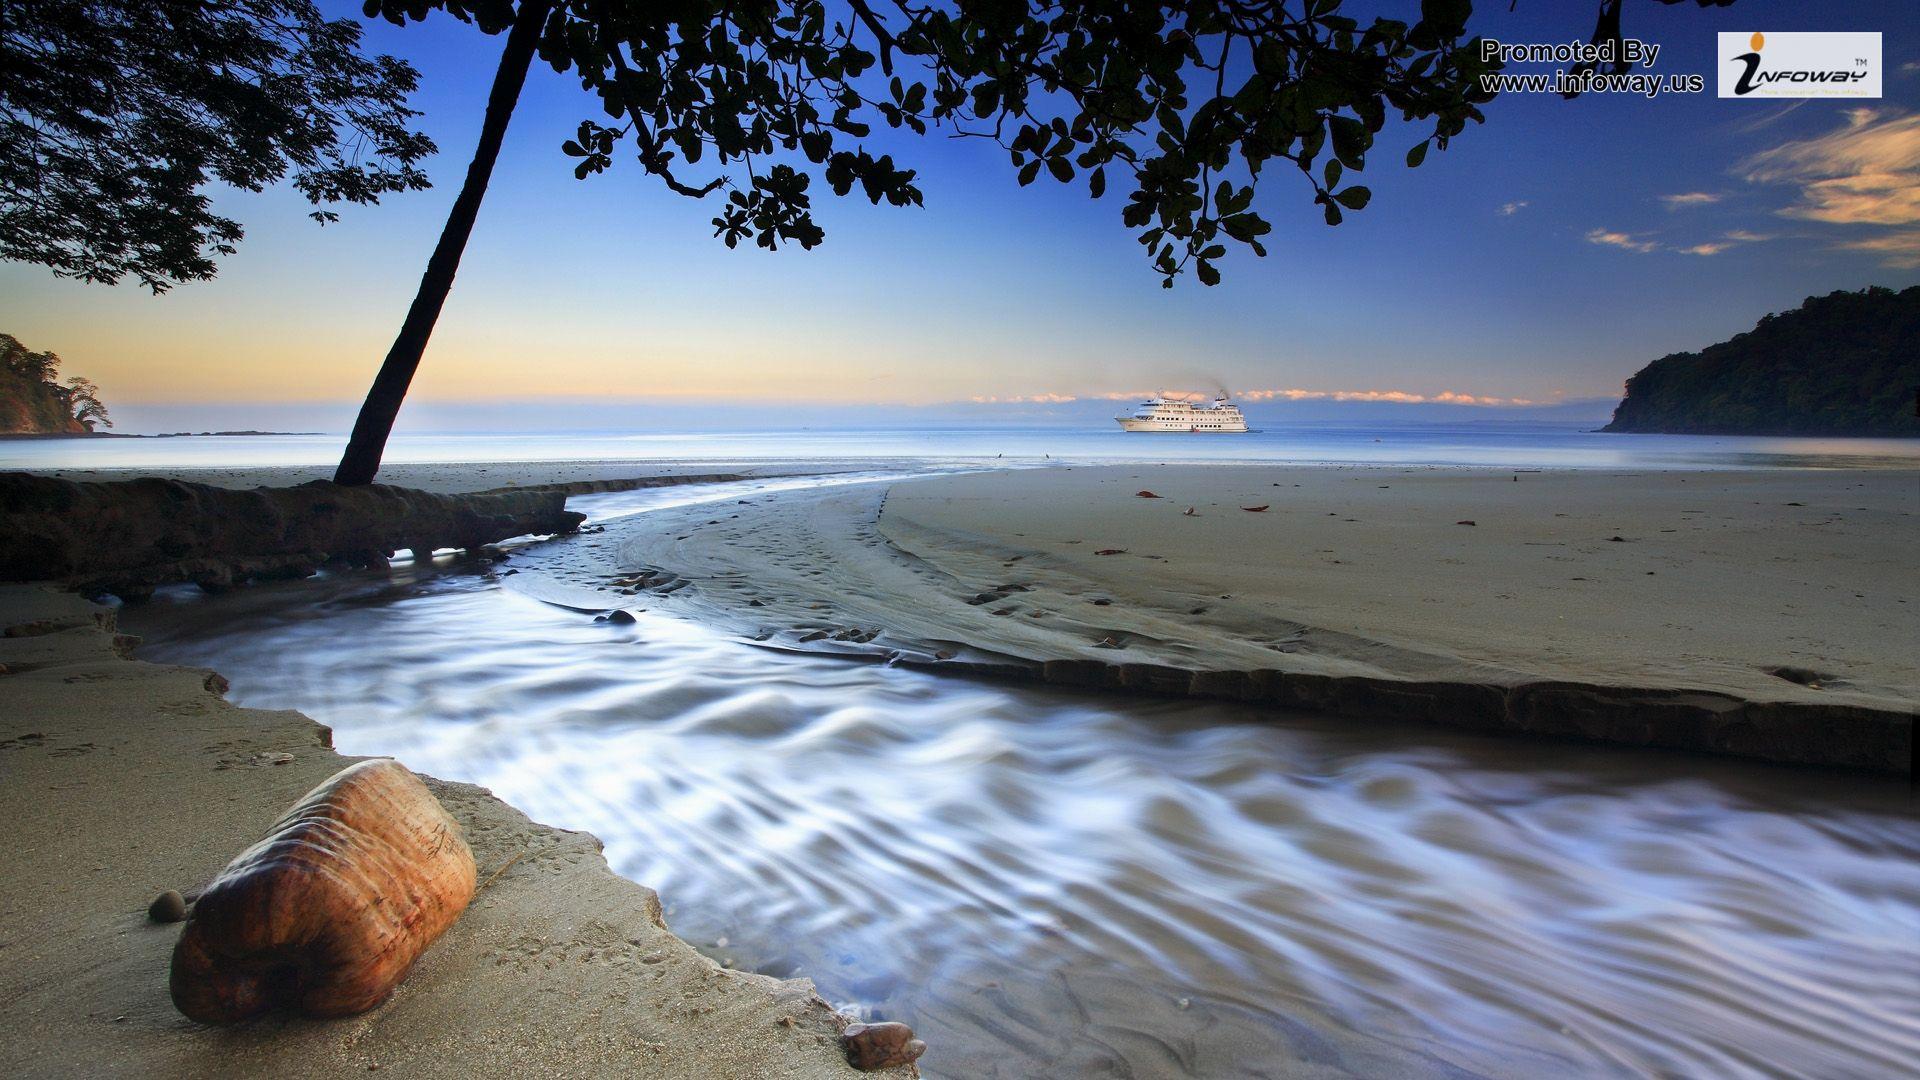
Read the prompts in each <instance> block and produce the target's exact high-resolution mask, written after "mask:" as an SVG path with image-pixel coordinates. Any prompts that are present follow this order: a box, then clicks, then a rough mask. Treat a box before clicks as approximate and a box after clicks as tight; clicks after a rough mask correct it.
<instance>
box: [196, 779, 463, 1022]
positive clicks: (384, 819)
mask: <svg viewBox="0 0 1920 1080" xmlns="http://www.w3.org/2000/svg"><path fill="white" fill-rule="evenodd" d="M474 877H475V873H474V865H473V853H472V851H470V850H469V849H468V847H467V842H466V840H465V839H463V838H462V837H461V835H460V826H459V824H458V823H456V822H455V821H454V820H453V819H452V818H451V817H449V816H448V815H447V812H446V810H445V809H444V808H443V807H441V805H440V801H439V800H438V799H436V798H434V797H433V793H432V792H431V791H428V790H427V786H426V785H425V784H423V783H421V782H420V778H419V777H417V776H415V775H413V773H411V772H409V771H407V768H406V766H404V765H401V764H400V763H399V762H397V761H394V760H392V759H391V758H375V759H373V760H370V761H362V762H360V763H359V764H357V765H353V766H350V767H348V768H346V769H343V770H341V771H340V772H338V773H336V774H335V775H334V776H333V777H332V778H331V779H329V780H327V782H326V783H324V784H321V785H320V786H319V787H317V788H314V789H313V790H312V791H311V792H309V793H308V794H307V795H306V797H305V798H303V799H301V800H300V801H299V802H297V803H295V804H294V805H293V808H292V809H290V810H288V811H287V813H286V815H285V816H283V817H282V818H281V819H280V820H279V821H278V822H276V823H275V824H274V826H273V828H272V829H271V830H269V831H268V833H267V836H266V838H265V839H263V840H261V841H260V842H259V843H257V844H255V845H253V846H252V847H250V848H248V849H247V850H246V851H244V852H242V853H241V854H240V856H239V857H238V858H236V859H234V860H233V862H231V863H229V864H227V868H226V869H225V870H222V871H221V872H220V874H219V876H218V877H216V878H214V879H213V882H212V883H211V884H209V885H208V886H207V888H206V890H205V891H204V892H203V893H201V895H200V897H199V899H198V900H197V901H196V902H195V903H194V905H193V911H192V914H191V915H189V916H188V918H187V924H186V928H185V929H184V930H183V931H182V932H181V934H180V940H179V942H178V944H176V945H175V947H174V950H173V974H172V978H171V980H170V987H171V990H172V992H173V1003H174V1005H175V1006H176V1007H178V1008H179V1010H180V1011H181V1012H182V1013H185V1014H186V1015H187V1016H189V1017H191V1018H192V1019H195V1020H200V1021H203V1022H206V1023H214V1024H230V1023H236V1022H238V1021H241V1020H246V1019H248V1018H250V1017H253V1016H257V1015H259V1014H260V1013H262V1012H265V1011H267V1010H268V1009H271V1008H275V1007H285V1008H291V1009H295V1010H297V1011H299V1012H302V1013H305V1014H307V1015H309V1016H349V1015H352V1014H354V1013H359V1012H365V1011H366V1010H368V1009H371V1008H373V1007H374V1006H375V1005H378V1004H380V1002H381V1001H383V1000H385V999H386V997H387V995H388V994H389V993H391V992H392V991H393V988H394V987H395V986H398V985H399V984H400V981H401V980H402V979H404V978H406V976H407V972H408V971H409V970H410V969H411V968H412V967H413V963H414V961H415V960H416V959H418V958H419V956H420V954H421V953H422V952H424V951H425V950H426V948H427V946H428V945H430V944H432V943H433V940H434V939H435V938H437V937H439V936H440V934H441V932H443V931H445V930H446V929H447V928H448V927H449V926H452V925H453V923H454V920H456V919H458V918H459V917H460V913H461V912H462V911H464V910H466V907H467V903H468V901H470V900H472V899H473V892H474Z"/></svg>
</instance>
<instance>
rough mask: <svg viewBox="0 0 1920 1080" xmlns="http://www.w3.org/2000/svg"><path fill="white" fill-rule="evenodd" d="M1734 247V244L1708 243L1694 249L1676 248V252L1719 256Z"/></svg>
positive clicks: (1693, 247)
mask: <svg viewBox="0 0 1920 1080" xmlns="http://www.w3.org/2000/svg"><path fill="white" fill-rule="evenodd" d="M1732 246H1733V245H1732V244H1724V243H1714V242H1712V241H1708V242H1707V243H1704V244H1695V245H1693V246H1692V247H1683V248H1675V249H1674V250H1675V251H1678V252H1679V253H1680V254H1682V255H1718V254H1720V253H1721V252H1723V251H1725V250H1727V249H1728V248H1730V247H1732Z"/></svg>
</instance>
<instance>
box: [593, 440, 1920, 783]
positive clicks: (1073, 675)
mask: <svg viewBox="0 0 1920 1080" xmlns="http://www.w3.org/2000/svg"><path fill="white" fill-rule="evenodd" d="M1140 491H1151V492H1153V493H1154V494H1156V495H1158V496H1160V497H1158V498H1144V497H1140V496H1139V495H1138V494H1137V493H1138V492H1140ZM1261 506H1264V507H1266V508H1267V509H1265V510H1261V511H1257V512H1255V511H1249V510H1247V509H1245V508H1246V507H1261ZM1189 510H1191V511H1192V513H1191V514H1189V513H1188V512H1187V511H1189ZM1916 514H1920V476H1917V475H1916V474H1914V473H1912V472H1905V471H1857V472H1855V471H1813V470H1797V471H1767V472H1758V471H1756V472H1652V473H1610V472H1592V471H1557V472H1528V473H1511V472H1496V471H1492V470H1470V469H1430V468H1370V467H1351V468H1347V467H1340V468H1334V467H1288V468H1275V467H1254V466H1105V467H1082V468H1054V469H1027V470H1010V471H995V472H980V473H973V474H966V475H956V476H942V477H934V478H927V479H914V480H907V481H903V482H899V483H894V484H891V485H877V484H876V485H869V486H866V487H848V488H844V489H839V490H823V491H815V492H808V493H805V494H802V495H792V496H778V495H776V496H769V497H767V498H763V499H754V500H749V501H747V502H746V503H743V504H741V505H738V506H734V507H731V508H729V512H728V513H726V514H722V515H718V516H715V515H714V514H712V513H711V508H704V509H703V508H692V509H689V510H686V511H682V512H678V513H677V515H676V514H666V515H661V516H660V517H659V518H658V519H657V523H656V524H655V526H654V527H653V528H650V529H649V530H647V531H646V533H645V534H644V535H641V536H639V537H636V538H633V539H629V540H628V541H627V542H626V544H625V546H624V548H623V550H622V551H621V552H620V556H619V560H618V566H619V568H620V569H621V570H624V571H625V572H627V573H635V572H640V571H645V570H646V569H647V568H659V569H664V570H666V571H670V572H672V573H673V574H675V575H678V576H679V577H682V578H687V579H690V580H692V581H693V582H694V583H695V585H696V586H698V588H697V589H695V590H690V591H691V592H693V593H694V594H695V595H694V597H693V598H694V599H700V600H707V601H711V602H712V604H713V605H714V607H715V608H716V609H717V612H718V617H722V618H725V619H728V620H730V621H731V622H732V623H733V624H734V625H735V626H737V627H738V628H740V629H741V630H742V631H743V632H747V633H750V634H752V635H753V636H755V637H758V638H761V639H763V640H767V641H770V642H775V643H782V644H787V645H793V646H801V647H809V648H816V649H819V648H826V649H843V650H860V651H872V652H882V653H891V654H894V655H896V656H898V657H900V658H904V659H907V660H909V661H927V660H937V662H947V663H952V664H970V665H973V666H976V667H979V668H981V669H982V670H987V671H994V670H996V665H999V667H1000V668H1005V669H1007V670H1010V671H1012V672H1014V673H1019V672H1020V671H1023V670H1028V671H1030V670H1031V669H1032V668H1033V666H1034V665H1035V664H1043V665H1046V672H1045V674H1046V676H1047V677H1048V678H1049V681H1057V682H1075V681H1085V682H1088V683H1096V684H1097V683H1101V682H1102V681H1103V680H1104V682H1105V683H1106V684H1108V685H1113V684H1116V683H1120V684H1123V688H1128V687H1131V688H1144V689H1154V690H1164V691H1170V692H1176V693H1181V692H1187V690H1188V688H1189V686H1190V685H1191V686H1192V687H1193V689H1194V692H1200V691H1201V689H1202V687H1201V686H1200V685H1199V684H1198V683H1197V682H1194V681H1192V679H1191V676H1192V673H1193V672H1196V671H1199V672H1227V673H1230V674H1231V673H1235V672H1240V673H1260V672H1275V671H1277V672H1280V673H1282V675H1283V676H1284V677H1286V678H1293V679H1296V681H1298V680H1316V681H1315V682H1312V683H1311V684H1310V687H1312V688H1317V687H1322V686H1330V687H1333V688H1334V689H1333V690H1329V691H1325V696H1326V697H1327V701H1326V702H1325V703H1321V702H1318V701H1317V700H1315V699H1313V698H1312V697H1311V696H1309V697H1307V698H1306V699H1304V700H1300V701H1290V702H1288V703H1290V704H1295V705H1300V706H1306V707H1314V706H1316V705H1318V706H1321V707H1334V708H1336V709H1341V706H1340V700H1341V699H1340V697H1339V695H1340V694H1344V693H1347V692H1346V691H1344V690H1340V689H1339V687H1341V686H1353V687H1359V688H1360V689H1359V690H1357V691H1355V693H1359V694H1363V695H1364V696H1366V697H1367V700H1365V701H1362V702H1360V703H1359V704H1357V705H1355V706H1354V707H1353V709H1352V710H1351V711H1353V712H1354V713H1355V714H1356V715H1364V714H1366V713H1367V712H1368V711H1369V709H1371V708H1373V707H1374V706H1379V707H1381V708H1387V709H1391V708H1393V707H1396V705H1398V706H1403V707H1404V712H1403V713H1402V714H1401V715H1403V716H1407V717H1411V716H1414V715H1416V714H1420V713H1422V712H1424V713H1426V714H1430V716H1431V718H1432V719H1436V720H1440V721H1441V722H1449V717H1448V715H1446V714H1447V713H1448V712H1449V711H1450V710H1453V709H1455V708H1456V707H1457V708H1458V710H1459V711H1460V712H1463V713H1464V712H1467V711H1470V710H1483V711H1490V713H1491V715H1490V716H1489V717H1488V718H1487V719H1486V722H1485V723H1481V724H1476V725H1475V726H1486V727H1500V726H1502V725H1503V724H1504V725H1506V726H1515V727H1519V728H1521V729H1522V730H1548V731H1550V732H1552V733H1558V734H1585V735H1590V736H1592V737H1598V738H1606V739H1610V740H1624V741H1647V742H1652V743H1655V744H1659V745H1670V746H1677V747H1682V748H1698V749H1722V750H1727V751H1728V752H1750V753H1753V754H1754V756H1763V757H1774V758H1776V759H1781V760H1833V761H1835V762H1837V763H1838V762H1847V761H1852V762H1853V763H1855V764H1858V765H1860V766H1862V767H1869V768H1881V769H1888V770H1893V771H1900V770H1904V769H1906V768H1907V767H1908V762H1909V760H1910V756H1911V730H1912V719H1911V717H1912V713H1913V710H1914V708H1915V705H1916V702H1920V663H1917V662H1916V660H1915V658H1916V657H1920V618H1916V617H1915V616H1916V614H1920V577H1916V576H1915V575H1914V574H1913V573H1912V569H1911V564H1910V546H1911V542H1912V536H1913V530H1914V526H1915V524H1916ZM627 580H631V579H627ZM642 580H644V579H642ZM616 583H617V582H616ZM1129 667H1130V668H1131V669H1132V675H1129V672H1128V670H1126V669H1128V668H1129ZM1056 674H1058V675H1059V677H1058V678H1055V677H1054V676H1055V675H1056ZM1134 676H1137V679H1134V681H1133V682H1131V683H1129V682H1128V681H1127V680H1129V679H1133V677H1134ZM1329 680H1331V681H1329ZM1218 685H1219V689H1218V692H1217V693H1209V694H1207V696H1224V697H1238V698H1248V697H1253V696H1257V691H1258V689H1259V687H1258V686H1254V687H1253V690H1254V691H1255V692H1254V693H1250V692H1248V684H1247V681H1246V680H1241V681H1240V682H1226V683H1220V684H1218ZM1407 686H1415V687H1419V688H1421V689H1420V690H1419V691H1418V694H1417V695H1416V697H1417V700H1408V701H1404V702H1398V703H1396V702H1385V703H1384V704H1382V697H1383V695H1389V694H1396V693H1398V691H1397V690H1396V688H1398V687H1407ZM1461 688H1465V689H1464V690H1463V689H1461ZM1516 688H1529V689H1527V690H1526V694H1527V695H1530V696H1528V697H1527V698H1526V701H1527V702H1528V704H1527V705H1526V709H1527V710H1528V711H1526V712H1525V713H1524V715H1521V716H1520V717H1519V718H1518V719H1516V718H1515V711H1516V707H1515V705H1514V703H1513V702H1514V700H1515V699H1514V697H1513V694H1514V691H1515V690H1516ZM1483 690H1484V691H1486V693H1485V694H1483V695H1480V696H1484V697H1487V698H1488V701H1489V702H1490V705H1489V704H1488V702H1482V701H1481V700H1480V697H1479V696H1474V695H1475V694H1477V693H1479V692H1480V691H1483ZM1312 692H1320V691H1318V690H1313V691H1312ZM1549 693H1551V694H1552V695H1558V697H1557V698H1553V697H1550V696H1549ZM1349 696H1351V695H1349ZM1399 696H1400V697H1402V698H1404V697H1406V696H1407V695H1406V694H1399ZM1749 705H1751V706H1752V708H1749V707H1748V706H1749ZM1503 708H1504V710H1505V711H1504V712H1503V711H1502V710H1503ZM1583 709H1587V710H1591V711H1592V712H1594V713H1597V714H1602V719H1601V720H1599V721H1594V722H1593V723H1592V724H1591V725H1588V726H1587V727H1586V728H1582V727H1579V726H1578V724H1579V723H1581V722H1584V721H1580V720H1579V718H1578V717H1577V716H1576V719H1575V720H1565V719H1564V717H1565V716H1567V715H1575V714H1578V713H1579V712H1580V711H1581V710H1583ZM1556 710H1557V711H1558V714H1557V715H1556V714H1555V711H1556ZM1663 710H1664V711H1665V712H1670V713H1671V714H1672V715H1673V717H1674V719H1673V722H1672V723H1671V724H1667V725H1666V727H1667V728H1668V729H1670V730H1649V729H1648V725H1652V726H1653V727H1654V728H1660V727H1661V726H1662V724H1663V723H1664V722H1663V721H1661V720H1660V719H1659V717H1658V715H1656V714H1661V715H1664V714H1663ZM1341 711H1345V710H1344V709H1341ZM1650 716H1652V717H1654V719H1651V720H1649V719H1647V717H1650ZM1703 717H1704V718H1706V719H1705V720H1703V719H1702V718H1703ZM1717 717H1730V718H1733V719H1730V720H1728V721H1727V722H1726V729H1727V731H1728V732H1730V733H1728V734H1724V736H1723V735H1722V733H1720V732H1717V731H1709V732H1708V733H1707V734H1706V735H1699V734H1698V732H1697V731H1696V729H1699V728H1701V727H1702V726H1703V725H1710V724H1711V723H1712V722H1714V720H1715V718H1717ZM1529 723H1533V724H1534V725H1535V726H1534V727H1533V728H1529V727H1528V726H1527V725H1528V724H1529ZM1610 725H1611V726H1610ZM1768 725H1772V727H1771V728H1768ZM1756 726H1759V727H1761V728H1763V729H1764V730H1762V732H1761V734H1760V736H1759V737H1757V738H1756V739H1755V740H1754V741H1753V742H1752V743H1751V744H1742V743H1739V742H1738V740H1739V739H1740V738H1741V737H1742V735H1743V733H1745V734H1746V735H1748V736H1751V733H1752V729H1753V728H1754V727H1756ZM1823 727H1825V728H1830V729H1831V731H1832V732H1833V733H1834V734H1833V741H1834V742H1835V744H1836V746H1834V747H1832V748H1828V747H1818V746H1816V747H1812V749H1811V750H1809V751H1808V753H1809V754H1811V755H1812V756H1807V757H1796V756H1795V754H1796V753H1798V752H1800V751H1802V750H1807V747H1805V746H1799V745H1786V744H1788V743H1793V742H1794V740H1796V739H1798V740H1799V741H1800V742H1802V743H1805V742H1808V741H1809V739H1808V736H1809V733H1812V736H1815V738H1813V739H1812V741H1818V737H1824V736H1823V735H1822V731H1821V729H1823ZM1563 728H1564V729H1565V730H1562V729H1563ZM1616 728H1620V729H1630V730H1615V729H1616ZM1682 729H1685V730H1682ZM1715 739H1722V740H1723V741H1724V742H1725V743H1726V744H1727V745H1717V744H1714V740H1715ZM1869 743H1870V744H1871V747H1870V749H1860V750H1858V752H1857V753H1855V751H1856V749H1857V747H1858V746H1866V745H1867V744H1869ZM1696 744H1697V745H1696ZM1827 750H1831V751H1832V753H1831V756H1830V757H1829V758H1821V757H1820V756H1818V755H1819V753H1820V752H1825V751H1827ZM1849 753H1854V754H1855V756H1854V758H1848V757H1847V756H1846V755H1847V754H1849Z"/></svg>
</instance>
